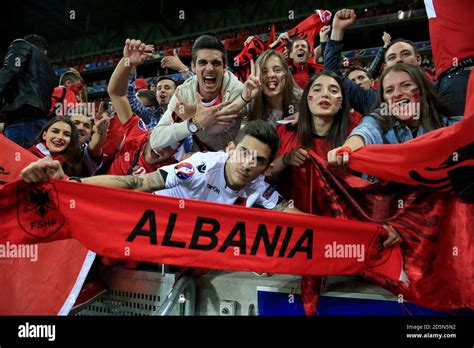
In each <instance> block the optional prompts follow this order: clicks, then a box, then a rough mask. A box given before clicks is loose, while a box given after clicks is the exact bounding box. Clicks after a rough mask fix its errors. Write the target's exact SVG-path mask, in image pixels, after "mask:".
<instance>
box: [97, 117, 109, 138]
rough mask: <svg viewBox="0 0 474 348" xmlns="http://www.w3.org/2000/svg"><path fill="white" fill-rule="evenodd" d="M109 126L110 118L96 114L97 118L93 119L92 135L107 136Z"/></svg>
mask: <svg viewBox="0 0 474 348" xmlns="http://www.w3.org/2000/svg"><path fill="white" fill-rule="evenodd" d="M109 126H110V118H108V117H104V116H103V115H99V114H97V117H96V118H95V119H94V127H93V131H94V133H97V134H99V135H103V134H107V131H108V130H109Z"/></svg>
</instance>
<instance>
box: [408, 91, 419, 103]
mask: <svg viewBox="0 0 474 348" xmlns="http://www.w3.org/2000/svg"><path fill="white" fill-rule="evenodd" d="M410 92H411V93H412V94H413V98H414V99H415V102H416V103H418V102H419V101H420V99H421V97H420V90H419V89H418V88H413V89H412V90H410Z"/></svg>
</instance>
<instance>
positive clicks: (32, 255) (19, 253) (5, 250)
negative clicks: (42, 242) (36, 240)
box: [0, 242, 38, 262]
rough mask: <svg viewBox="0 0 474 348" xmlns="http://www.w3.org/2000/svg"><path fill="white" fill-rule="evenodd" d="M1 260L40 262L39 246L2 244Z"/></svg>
mask: <svg viewBox="0 0 474 348" xmlns="http://www.w3.org/2000/svg"><path fill="white" fill-rule="evenodd" d="M1 259H30V260H31V262H36V261H38V244H11V243H10V242H6V243H5V244H0V260H1Z"/></svg>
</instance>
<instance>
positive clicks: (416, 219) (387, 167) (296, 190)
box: [281, 74, 474, 314]
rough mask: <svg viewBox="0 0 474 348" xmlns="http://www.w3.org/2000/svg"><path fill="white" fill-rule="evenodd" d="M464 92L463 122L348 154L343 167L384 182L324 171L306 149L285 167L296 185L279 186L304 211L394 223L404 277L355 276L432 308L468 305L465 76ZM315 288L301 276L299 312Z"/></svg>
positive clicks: (471, 167) (473, 173) (471, 239)
mask: <svg viewBox="0 0 474 348" xmlns="http://www.w3.org/2000/svg"><path fill="white" fill-rule="evenodd" d="M467 96H468V97H467V100H466V113H465V116H464V120H463V121H461V122H459V123H457V124H455V125H453V126H450V127H447V128H441V129H438V130H436V131H433V132H430V133H427V134H425V135H423V136H421V137H419V138H416V139H414V140H412V141H409V142H407V143H403V144H397V145H371V146H365V147H363V148H361V149H359V150H357V151H355V152H354V153H353V154H352V155H351V157H350V161H349V168H351V169H353V170H355V171H358V172H362V173H366V174H369V175H372V176H375V177H378V178H380V179H383V180H386V182H381V183H378V184H371V183H370V182H368V181H366V180H363V179H361V178H359V177H356V176H354V175H351V174H349V173H347V172H342V171H337V170H334V169H331V170H330V169H329V167H328V164H327V162H326V161H325V160H323V159H321V158H320V157H318V155H316V154H315V153H314V152H310V154H311V161H308V162H307V163H306V164H305V165H304V166H301V167H300V168H298V169H294V170H293V172H291V173H289V175H292V176H291V177H290V180H287V182H295V180H298V183H299V184H298V185H296V187H293V188H292V187H285V186H283V187H282V189H281V191H283V192H285V189H286V190H287V192H292V197H293V198H294V199H295V205H296V206H298V207H299V208H300V209H302V210H303V211H305V212H309V213H312V214H317V215H324V216H331V217H336V218H342V219H356V220H363V221H370V222H377V223H383V224H390V225H392V226H394V227H395V228H396V229H397V230H398V231H399V233H400V235H401V236H402V238H403V242H402V243H401V249H402V253H403V261H404V271H405V273H406V276H407V280H408V283H407V282H392V281H390V280H388V279H385V278H383V277H380V276H379V275H376V274H373V273H371V272H365V273H364V274H363V276H364V277H365V278H367V279H368V280H371V281H372V282H374V283H376V284H378V285H380V286H382V287H384V288H386V289H388V290H390V291H392V292H393V293H394V294H396V295H398V296H399V295H402V296H403V297H404V299H406V300H409V301H412V302H414V303H416V304H418V305H421V306H424V307H428V308H432V309H436V310H449V309H456V308H463V307H468V308H471V309H474V273H473V269H474V248H473V245H474V235H473V226H474V204H473V202H474V75H472V74H471V76H470V81H469V88H468V94H467ZM286 150H287V151H289V150H291V149H286ZM281 151H283V152H285V149H282V150H281ZM285 177H288V176H285ZM407 284H408V286H407ZM319 289H320V277H315V276H306V277H304V278H303V281H302V299H303V304H304V308H305V311H306V313H307V314H313V313H314V312H315V311H316V307H317V299H318V295H319Z"/></svg>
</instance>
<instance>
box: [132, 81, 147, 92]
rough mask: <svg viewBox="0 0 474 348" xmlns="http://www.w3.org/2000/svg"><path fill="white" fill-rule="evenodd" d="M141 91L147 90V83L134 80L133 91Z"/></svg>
mask: <svg viewBox="0 0 474 348" xmlns="http://www.w3.org/2000/svg"><path fill="white" fill-rule="evenodd" d="M141 89H148V82H146V80H145V79H136V80H135V90H136V91H139V90H141Z"/></svg>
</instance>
